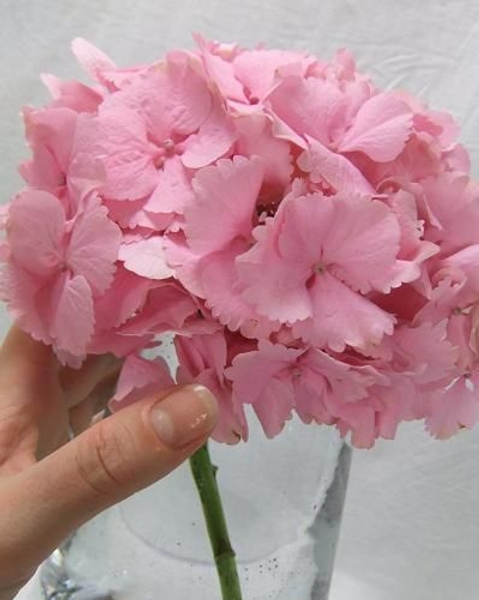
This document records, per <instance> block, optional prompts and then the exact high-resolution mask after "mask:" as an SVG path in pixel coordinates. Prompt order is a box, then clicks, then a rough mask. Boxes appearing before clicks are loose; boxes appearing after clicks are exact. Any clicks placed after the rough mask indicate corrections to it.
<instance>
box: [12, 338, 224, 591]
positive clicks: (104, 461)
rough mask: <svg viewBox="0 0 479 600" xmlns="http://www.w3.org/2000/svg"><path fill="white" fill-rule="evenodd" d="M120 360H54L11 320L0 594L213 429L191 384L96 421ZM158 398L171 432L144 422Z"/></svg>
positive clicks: (212, 409)
mask: <svg viewBox="0 0 479 600" xmlns="http://www.w3.org/2000/svg"><path fill="white" fill-rule="evenodd" d="M120 368H121V364H120V363H119V362H118V360H117V359H114V358H113V357H109V356H102V357H98V356H97V357H89V358H88V359H87V361H86V363H85V364H84V366H83V367H82V368H81V369H80V370H73V369H68V368H62V367H61V366H60V365H59V364H58V362H57V360H56V358H55V356H54V355H53V353H52V351H51V349H50V348H49V347H47V346H44V345H43V344H41V343H39V342H35V341H33V340H32V339H31V338H30V337H28V336H27V335H26V334H24V333H23V332H22V331H20V329H18V328H17V327H13V328H12V329H11V330H10V332H9V334H8V336H7V338H6V340H5V342H4V344H3V346H2V348H1V349H0V532H1V536H0V600H11V599H12V598H13V597H14V596H15V594H16V593H17V592H18V590H19V589H20V588H21V587H22V586H23V585H24V584H25V583H26V582H27V581H28V579H30V577H31V576H32V575H33V574H34V572H35V570H36V569H37V567H38V566H39V565H40V563H41V562H42V561H43V560H45V558H47V557H48V555H49V554H50V553H51V552H52V551H53V550H54V549H55V548H56V547H57V546H58V545H59V544H60V543H61V542H62V541H63V540H64V539H65V538H67V537H68V536H69V535H70V534H71V533H72V532H73V531H74V530H75V529H77V528H78V527H79V526H80V525H82V524H84V523H85V522H86V521H88V520H89V519H91V518H93V517H94V516H96V515H97V514H98V513H100V512H101V511H103V510H104V509H106V508H108V507H110V506H112V505H113V504H115V503H117V502H120V501H121V500H123V499H125V498H126V497H128V496H130V495H131V494H133V493H135V492H137V491H139V490H141V489H143V488H145V487H147V486H148V485H150V484H152V483H154V482H155V481H157V480H159V479H161V478H162V477H164V476H165V475H167V474H168V473H169V472H171V471H172V470H173V469H175V468H176V467H177V466H179V465H180V464H181V463H182V462H183V461H184V460H185V459H187V458H188V457H189V456H190V455H191V454H192V453H193V452H195V450H197V449H198V448H199V447H200V446H201V445H202V444H203V443H204V442H205V441H206V440H207V438H208V436H209V434H210V433H211V431H212V430H213V428H214V426H215V424H216V419H217V405H216V401H215V400H214V398H212V396H211V394H209V393H208V392H207V391H206V390H205V389H204V388H203V389H200V388H198V386H183V387H180V386H177V387H175V388H172V389H169V390H166V391H162V392H159V393H158V394H156V395H155V396H154V397H150V398H145V399H144V400H141V401H139V402H137V403H136V404H134V405H132V406H129V407H127V408H125V409H124V410H122V411H120V412H118V413H116V414H115V415H113V416H109V417H107V418H104V419H101V420H100V419H99V418H98V412H99V411H100V410H101V409H102V408H103V407H104V406H105V404H106V402H107V401H108V399H109V398H110V397H111V394H112V390H113V388H114V385H115V382H116V379H117V377H118V374H119V371H120ZM205 396H206V400H207V402H206V401H205ZM205 402H206V404H205ZM201 403H202V404H201ZM200 405H201V411H200V409H199V408H198V407H199V406H200ZM158 407H160V408H161V410H162V413H163V415H164V414H165V413H166V414H168V415H170V416H172V418H173V419H174V420H173V422H174V425H175V433H176V435H175V437H174V438H173V439H172V438H171V437H170V438H165V436H164V435H163V436H160V434H159V432H158V428H155V426H154V423H155V418H154V417H153V418H152V415H153V414H154V412H153V408H158ZM95 415H97V416H96V418H95ZM198 417H201V418H198ZM156 422H157V420H156ZM170 423H171V422H170ZM70 431H73V432H75V434H76V436H75V437H74V438H73V439H72V440H71V441H68V440H69V432H70ZM166 442H167V443H166Z"/></svg>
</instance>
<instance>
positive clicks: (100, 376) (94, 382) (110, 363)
mask: <svg viewBox="0 0 479 600" xmlns="http://www.w3.org/2000/svg"><path fill="white" fill-rule="evenodd" d="M122 364H123V360H122V359H120V358H117V357H116V356H114V355H113V354H102V355H91V356H89V357H88V358H87V359H86V361H85V362H84V363H83V365H82V367H81V368H80V369H72V368H70V367H64V368H63V369H61V371H60V383H61V386H62V388H63V390H64V392H65V399H66V402H67V405H68V407H70V408H71V407H73V406H77V405H78V404H79V403H80V402H83V401H84V400H85V398H87V397H88V396H89V395H90V394H91V393H92V392H93V390H94V389H95V388H96V387H97V386H98V385H99V384H100V383H101V382H102V381H104V380H105V379H106V380H108V379H109V378H110V377H112V376H113V377H115V376H116V377H118V374H119V370H120V369H121V366H122Z"/></svg>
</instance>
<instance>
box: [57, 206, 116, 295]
mask: <svg viewBox="0 0 479 600" xmlns="http://www.w3.org/2000/svg"><path fill="white" fill-rule="evenodd" d="M107 214H108V210H107V209H106V208H105V207H104V206H101V205H100V204H97V203H96V202H94V203H92V204H91V205H90V206H89V207H87V208H86V209H85V211H84V212H83V213H81V214H80V215H79V216H78V217H77V218H76V219H75V222H74V225H73V232H72V235H71V240H70V244H69V247H68V251H67V256H66V260H67V264H68V265H69V267H70V268H71V269H72V270H73V272H74V273H75V274H76V275H82V276H83V277H84V278H85V280H86V281H88V283H89V285H90V286H91V288H92V290H93V293H94V294H95V295H96V294H101V293H102V292H104V291H105V290H106V289H107V287H108V286H109V285H110V284H111V282H112V279H113V273H114V271H115V262H116V260H117V258H118V249H119V246H120V240H121V231H120V228H119V227H118V225H116V224H115V223H113V221H111V220H110V219H109V218H108V216H107Z"/></svg>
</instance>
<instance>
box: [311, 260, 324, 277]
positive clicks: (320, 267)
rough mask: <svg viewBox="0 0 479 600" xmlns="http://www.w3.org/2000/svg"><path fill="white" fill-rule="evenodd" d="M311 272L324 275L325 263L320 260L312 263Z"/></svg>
mask: <svg viewBox="0 0 479 600" xmlns="http://www.w3.org/2000/svg"><path fill="white" fill-rule="evenodd" d="M313 272H314V273H315V274H316V275H324V273H326V265H325V264H324V263H323V262H322V261H321V260H320V261H319V262H317V263H316V264H315V265H314V267H313Z"/></svg>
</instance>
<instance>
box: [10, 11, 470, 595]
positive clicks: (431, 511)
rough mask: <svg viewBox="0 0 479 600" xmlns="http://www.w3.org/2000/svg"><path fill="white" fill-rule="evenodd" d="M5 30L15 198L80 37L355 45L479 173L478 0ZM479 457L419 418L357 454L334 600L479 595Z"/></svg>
mask: <svg viewBox="0 0 479 600" xmlns="http://www.w3.org/2000/svg"><path fill="white" fill-rule="evenodd" d="M0 25H1V26H0V51H1V60H0V76H1V83H2V85H1V86H0V156H1V161H0V198H1V199H2V200H3V201H5V200H7V199H8V197H9V196H10V194H11V193H12V192H14V191H15V190H16V189H17V187H18V185H19V178H18V177H17V176H16V174H15V169H16V164H17V163H18V161H19V159H20V157H21V156H24V155H25V149H24V143H23V141H22V135H21V132H22V129H21V125H20V121H19V119H18V113H19V108H20V106H21V105H22V104H26V103H36V102H39V101H41V100H43V99H45V98H46V93H45V92H44V91H43V89H42V86H41V84H40V83H39V80H38V78H37V73H39V72H40V71H50V72H54V73H56V74H58V75H60V76H66V75H71V74H78V73H79V71H78V70H77V68H76V67H75V66H74V63H73V60H72V58H71V55H70V54H69V51H68V45H69V41H70V39H72V38H73V37H75V36H78V35H81V36H84V37H86V38H88V39H89V40H91V41H92V42H94V43H96V44H98V45H99V46H101V47H102V48H103V49H104V50H106V51H107V52H108V53H110V54H111V55H112V56H113V57H114V58H115V60H117V62H118V63H119V64H125V65H126V64H128V63H131V62H141V61H143V60H149V59H153V58H156V57H158V56H160V55H161V54H162V53H163V51H164V50H166V49H169V48H174V47H177V46H186V45H190V44H191V41H190V34H191V32H193V31H199V32H201V33H202V34H203V35H205V36H206V37H212V38H216V39H221V40H224V41H240V42H242V43H243V44H254V43H256V42H258V41H264V42H266V43H267V44H268V45H270V46H280V47H283V48H288V47H289V48H291V47H293V48H304V49H308V50H310V51H312V52H316V53H317V54H319V55H321V56H323V57H330V56H331V55H332V54H333V52H334V50H335V49H336V48H337V47H341V46H346V47H349V48H350V49H351V50H353V51H354V52H355V54H356V55H357V57H358V62H359V64H360V65H361V67H363V68H365V69H366V70H367V71H368V72H369V73H371V74H372V75H373V76H374V78H375V81H376V82H377V83H378V84H379V85H382V86H399V87H404V88H407V89H409V90H410V91H412V92H414V93H417V94H422V95H424V96H426V97H427V98H428V99H429V101H430V103H431V104H432V105H433V106H434V107H437V108H445V109H449V110H450V111H452V112H453V113H454V115H455V116H456V117H457V118H458V119H459V120H460V121H461V123H462V125H463V135H462V139H463V141H464V143H466V144H467V145H468V147H469V148H470V150H471V152H472V158H473V162H474V164H475V168H474V171H475V173H476V174H478V173H479V112H478V110H477V106H478V100H477V98H478V96H479V93H478V92H479V3H477V2H476V0H447V1H445V0H442V1H441V0H422V2H420V3H419V2H418V1H417V0H382V2H378V0H356V1H353V0H323V2H320V1H319V0H314V1H313V0H289V1H286V0H262V1H260V0H258V1H256V2H255V1H252V0H241V1H237V0H232V1H227V0H197V1H193V0H176V1H175V2H164V1H161V0H155V1H152V0H136V1H135V2H131V1H130V2H127V1H125V0H106V1H104V2H99V1H98V0H83V1H82V2H69V1H67V0H65V1H64V2H58V1H57V2H55V1H54V0H31V1H30V2H29V1H27V0H3V1H2V3H1V4H0ZM1 328H2V331H4V330H5V328H6V320H5V318H3V314H2V320H1ZM478 451H479V430H476V431H475V432H473V433H464V434H462V435H461V436H459V437H458V438H456V439H454V440H452V441H450V442H446V443H437V442H433V441H431V440H429V439H428V438H427V437H426V436H425V434H423V433H422V428H421V426H416V425H413V426H406V427H404V428H403V430H402V431H401V433H400V435H399V437H398V440H397V441H396V443H394V444H391V443H379V444H378V445H377V447H376V448H375V449H374V450H373V451H370V452H357V453H356V455H355V458H354V461H353V471H352V477H351V483H350V489H349V495H348V500H347V505H346V513H345V518H344V525H343V530H342V537H341V542H340V548H339V554H338V560H337V571H336V577H335V580H334V582H333V590H332V592H331V600H366V599H367V600H405V599H408V600H450V599H454V600H455V599H456V598H461V600H475V599H476V598H477V597H478V596H479V594H478V589H479V570H478V568H477V566H478V565H479V516H478V510H477V507H478V504H479V468H478V466H477V465H478V459H477V455H478ZM34 587H35V586H34V584H32V588H33V592H32V594H33V596H31V597H35V595H34V594H35V591H34ZM25 597H28V594H27V595H23V598H25ZM173 600H174V599H173ZM291 600H294V599H293V598H292V599H291Z"/></svg>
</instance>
